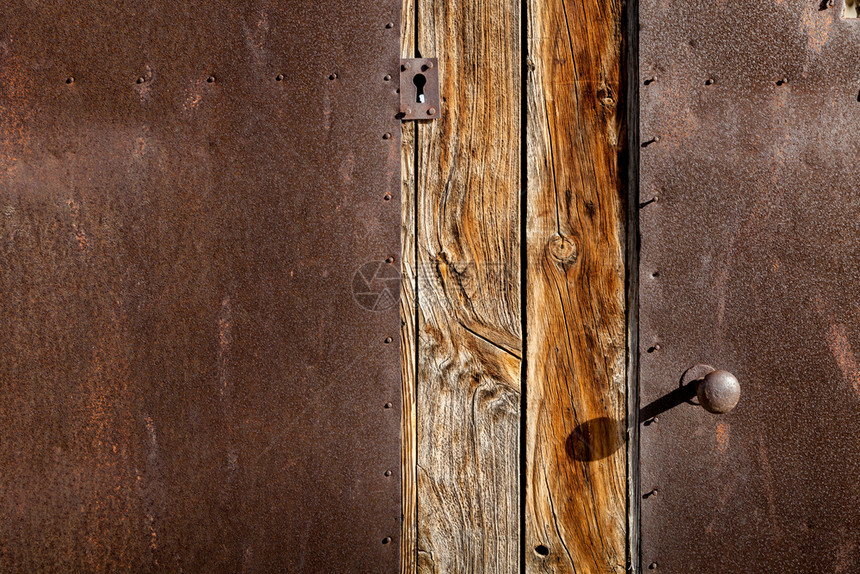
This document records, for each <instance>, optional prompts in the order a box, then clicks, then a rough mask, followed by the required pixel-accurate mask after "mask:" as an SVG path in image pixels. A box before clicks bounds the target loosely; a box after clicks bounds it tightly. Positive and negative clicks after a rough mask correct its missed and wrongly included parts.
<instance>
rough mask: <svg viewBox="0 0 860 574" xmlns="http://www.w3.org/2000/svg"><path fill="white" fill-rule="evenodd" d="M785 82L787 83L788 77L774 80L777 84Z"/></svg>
mask: <svg viewBox="0 0 860 574" xmlns="http://www.w3.org/2000/svg"><path fill="white" fill-rule="evenodd" d="M787 83H788V78H782V79H780V80H777V81H776V85H777V86H781V85H783V84H787Z"/></svg>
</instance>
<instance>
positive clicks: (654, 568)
mask: <svg viewBox="0 0 860 574" xmlns="http://www.w3.org/2000/svg"><path fill="white" fill-rule="evenodd" d="M648 569H649V570H656V569H657V563H656V562H652V563H651V564H649V565H648Z"/></svg>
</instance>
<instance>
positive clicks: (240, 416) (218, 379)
mask: <svg viewBox="0 0 860 574" xmlns="http://www.w3.org/2000/svg"><path fill="white" fill-rule="evenodd" d="M399 14H400V4H399V3H398V2H394V1H391V0H385V1H382V2H379V1H376V0H374V1H368V0H351V1H349V2H345V1H342V0H328V1H322V2H321V1H319V0H297V1H290V2H286V1H280V2H267V1H264V0H263V1H257V0H255V1H250V0H248V1H232V2H222V1H216V0H202V1H196V2H188V1H176V0H170V1H166V0H152V1H149V2H133V1H130V0H120V1H117V2H112V3H105V2H95V1H92V0H83V1H82V0H75V1H71V0H55V1H53V2H42V3H35V2H31V1H27V0H9V1H8V2H4V3H3V5H2V7H0V258H2V265H0V292H2V297H0V325H2V329H0V427H2V428H3V439H2V440H0V468H2V473H0V532H2V536H0V557H2V558H0V560H2V569H3V570H4V571H21V572H96V571H99V572H101V571H131V572H160V571H165V572H168V571H169V572H240V571H242V572H245V571H248V572H276V571H277V572H394V571H396V570H397V564H398V557H399V548H398V545H399V531H400V483H399V476H400V473H399V471H398V468H399V462H400V438H399V425H400V414H399V412H400V394H399V393H400V390H399V363H398V361H399V359H398V357H399V352H398V349H397V346H398V343H397V341H398V336H397V333H398V329H399V319H398V309H397V305H395V304H394V303H395V302H396V299H397V289H396V287H392V282H393V283H396V276H397V267H398V266H399V260H398V254H399V235H400V228H399V222H400V209H399V177H400V171H399V170H400V167H399V154H400V133H399V120H397V119H396V117H395V116H396V114H397V113H398V111H399V96H398V94H397V85H396V84H397V82H396V81H390V80H389V81H386V79H385V78H386V76H388V77H389V78H391V77H395V78H396V77H397V74H398V71H399V65H400V60H399V58H398V42H399V29H400V26H399V18H400V17H399ZM392 277H394V278H395V280H394V281H392Z"/></svg>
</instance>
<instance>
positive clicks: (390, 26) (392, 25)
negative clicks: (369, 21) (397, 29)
mask: <svg viewBox="0 0 860 574" xmlns="http://www.w3.org/2000/svg"><path fill="white" fill-rule="evenodd" d="M385 27H386V28H388V29H389V30H391V29H392V28H394V22H389V23H388V24H386V25H385Z"/></svg>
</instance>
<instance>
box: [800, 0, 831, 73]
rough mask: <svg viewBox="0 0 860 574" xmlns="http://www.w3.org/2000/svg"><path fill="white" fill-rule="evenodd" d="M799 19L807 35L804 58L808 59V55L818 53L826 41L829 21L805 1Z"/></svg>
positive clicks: (812, 4) (811, 4) (810, 3)
mask: <svg viewBox="0 0 860 574" xmlns="http://www.w3.org/2000/svg"><path fill="white" fill-rule="evenodd" d="M800 20H801V25H802V26H803V29H804V32H805V33H806V36H807V40H806V58H807V61H808V60H809V58H810V55H818V53H819V52H820V51H821V48H823V47H824V44H825V43H827V37H828V35H829V33H830V22H829V21H828V19H827V18H822V17H821V15H820V13H819V11H818V9H817V8H816V6H815V5H814V3H812V2H807V3H806V9H805V10H804V12H803V16H801V19H800Z"/></svg>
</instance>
